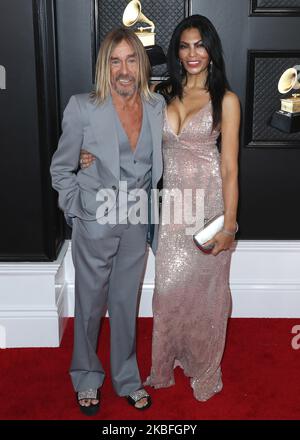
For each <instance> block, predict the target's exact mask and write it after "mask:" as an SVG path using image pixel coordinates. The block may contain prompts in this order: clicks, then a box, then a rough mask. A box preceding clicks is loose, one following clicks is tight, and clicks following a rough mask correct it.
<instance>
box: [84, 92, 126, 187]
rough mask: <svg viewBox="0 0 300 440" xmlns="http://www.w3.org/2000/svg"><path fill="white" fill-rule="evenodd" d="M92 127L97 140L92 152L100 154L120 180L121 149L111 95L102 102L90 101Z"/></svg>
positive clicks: (96, 154) (102, 160) (100, 157)
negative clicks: (98, 103) (95, 147)
mask: <svg viewBox="0 0 300 440" xmlns="http://www.w3.org/2000/svg"><path fill="white" fill-rule="evenodd" d="M89 116H90V122H91V127H92V130H93V132H94V135H95V138H96V140H97V146H99V148H97V149H96V150H95V151H93V152H92V153H93V154H94V155H95V156H98V157H99V159H100V160H101V162H103V163H104V164H105V165H106V166H107V168H108V169H109V170H110V171H111V172H112V174H113V175H114V176H115V177H116V178H117V180H120V151H119V141H118V137H117V132H116V127H115V113H114V108H113V103H112V98H111V96H109V97H108V98H107V99H106V100H105V101H104V102H103V103H102V104H100V105H95V104H94V103H90V105H89Z"/></svg>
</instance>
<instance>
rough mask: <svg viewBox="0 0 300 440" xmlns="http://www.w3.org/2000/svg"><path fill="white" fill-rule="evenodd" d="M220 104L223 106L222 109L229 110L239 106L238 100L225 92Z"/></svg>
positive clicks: (234, 95) (232, 94) (229, 92)
mask: <svg viewBox="0 0 300 440" xmlns="http://www.w3.org/2000/svg"><path fill="white" fill-rule="evenodd" d="M222 104H223V107H231V108H232V107H237V106H240V100H239V98H238V96H237V95H236V94H235V93H234V92H231V91H230V90H227V91H226V93H225V95H224V98H223V103H222Z"/></svg>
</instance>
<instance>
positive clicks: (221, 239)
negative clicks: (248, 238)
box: [203, 231, 234, 256]
mask: <svg viewBox="0 0 300 440" xmlns="http://www.w3.org/2000/svg"><path fill="white" fill-rule="evenodd" d="M233 242H234V235H228V233H224V232H223V231H220V232H218V233H217V234H216V235H215V236H214V237H213V238H212V239H211V240H209V241H207V242H206V243H204V245H203V246H205V247H206V246H210V245H214V247H213V249H212V251H211V254H212V255H214V256H216V255H218V254H219V253H220V252H222V251H227V250H228V249H230V248H231V245H232V243H233Z"/></svg>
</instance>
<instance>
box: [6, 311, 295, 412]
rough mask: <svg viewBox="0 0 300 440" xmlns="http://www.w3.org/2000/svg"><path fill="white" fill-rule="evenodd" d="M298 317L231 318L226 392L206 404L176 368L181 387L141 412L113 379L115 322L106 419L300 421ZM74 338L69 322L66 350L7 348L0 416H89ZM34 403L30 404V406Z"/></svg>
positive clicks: (142, 330) (142, 346) (146, 332)
mask: <svg viewBox="0 0 300 440" xmlns="http://www.w3.org/2000/svg"><path fill="white" fill-rule="evenodd" d="M299 324H300V323H299V320H298V321H297V320H296V319H231V320H230V323H229V328H228V338H227V345H226V351H225V355H224V358H223V363H222V369H223V382H224V388H223V391H222V392H221V393H220V394H219V395H216V396H214V397H213V398H212V399H211V400H209V401H208V402H205V403H201V402H197V401H196V400H195V399H194V398H193V396H192V390H191V388H190V386H189V381H188V378H186V377H185V376H184V375H183V373H182V371H181V370H180V369H179V368H177V369H176V372H175V377H176V385H175V386H173V387H171V388H167V389H161V390H153V389H151V390H150V391H151V394H152V398H153V402H154V403H153V406H152V407H151V408H150V409H149V410H147V411H144V412H138V411H136V410H135V409H134V408H132V407H130V406H129V405H128V404H127V402H126V401H125V400H124V399H122V398H120V397H118V396H116V395H115V394H114V392H113V390H112V386H111V383H110V376H109V354H108V347H109V326H108V322H107V320H105V323H104V326H103V329H102V334H101V340H100V342H101V344H100V345H101V349H100V351H99V354H100V356H101V360H102V362H103V364H104V367H105V368H106V371H107V378H106V381H105V383H104V385H103V388H102V408H101V411H100V412H99V413H98V415H97V416H96V417H95V418H94V419H101V420H192V419H193V420H207V419H210V420H211V419H213V420H218V419H219V420H238V419H240V420H241V419H242V420H243V419H250V420H254V419H269V420H275V419H290V420H291V419H298V420H299V419H300V350H294V349H293V348H292V346H291V341H292V338H293V336H294V335H293V334H292V333H291V330H292V327H293V326H294V325H299ZM151 329H152V319H150V318H140V319H139V323H138V331H139V333H138V335H139V336H138V359H139V365H140V371H141V375H142V378H143V379H145V377H146V375H147V374H148V372H149V368H150V347H151ZM72 338H73V322H72V320H71V319H70V320H69V323H68V326H67V330H66V332H65V335H64V338H63V341H62V345H61V347H60V348H41V349H38V348H35V349H29V348H27V349H6V350H0V362H1V363H0V365H1V379H0V395H1V400H0V419H1V420H5V419H6V420H13V419H14V420H15V419H19V420H21V419H23V420H24V419H29V420H38V419H40V420H59V419H64V420H76V419H78V420H79V419H86V417H85V416H84V415H81V413H80V411H79V410H78V408H77V406H76V404H75V400H74V399H75V397H74V393H73V391H72V387H71V381H70V379H69V375H68V368H69V363H70V359H71V350H72ZM29 402H30V403H29Z"/></svg>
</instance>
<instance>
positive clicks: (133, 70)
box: [110, 40, 139, 97]
mask: <svg viewBox="0 0 300 440" xmlns="http://www.w3.org/2000/svg"><path fill="white" fill-rule="evenodd" d="M138 74H139V67H138V59H137V54H136V53H135V52H134V50H133V48H132V47H131V46H130V45H129V44H128V43H127V41H125V40H123V41H121V43H119V44H118V45H117V46H116V47H115V49H114V50H113V52H112V54H111V57H110V79H111V86H112V89H113V90H114V91H115V92H117V93H118V95H120V96H124V97H130V96H133V95H134V93H135V92H136V91H137V89H138Z"/></svg>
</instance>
